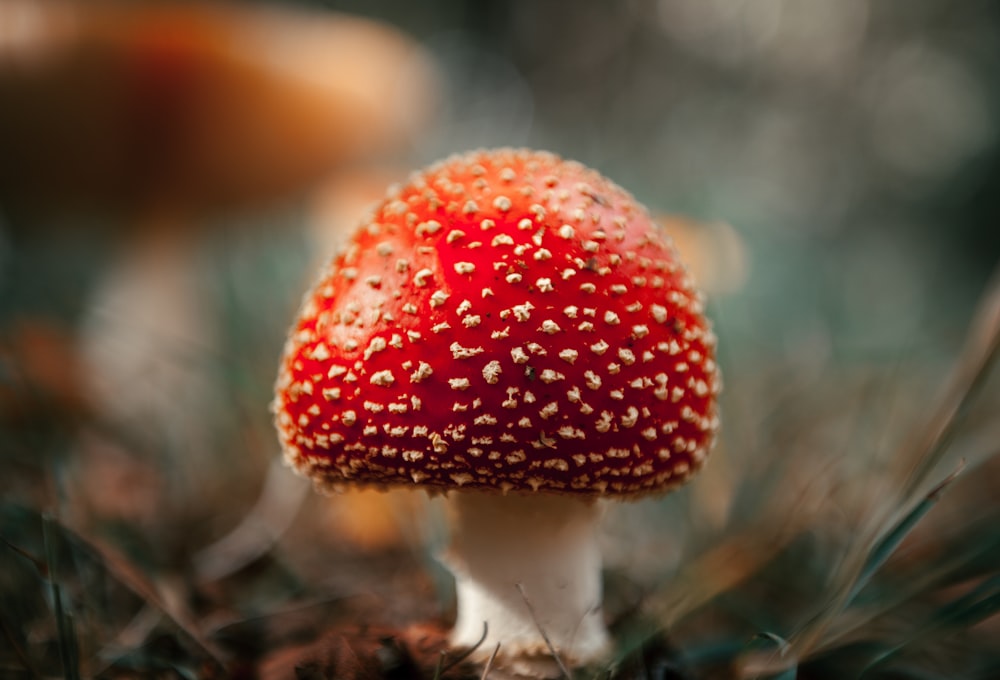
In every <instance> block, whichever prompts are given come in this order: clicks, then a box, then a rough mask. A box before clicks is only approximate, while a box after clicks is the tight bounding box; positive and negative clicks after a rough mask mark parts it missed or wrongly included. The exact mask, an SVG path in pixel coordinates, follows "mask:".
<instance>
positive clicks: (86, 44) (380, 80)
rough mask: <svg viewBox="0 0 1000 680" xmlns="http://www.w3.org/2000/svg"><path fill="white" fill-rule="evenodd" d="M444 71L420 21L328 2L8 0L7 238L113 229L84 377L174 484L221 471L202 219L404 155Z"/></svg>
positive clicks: (3, 8) (217, 349) (277, 201)
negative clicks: (310, 6) (412, 33)
mask: <svg viewBox="0 0 1000 680" xmlns="http://www.w3.org/2000/svg"><path fill="white" fill-rule="evenodd" d="M437 79H438V76H437V72H436V68H435V66H434V65H433V63H432V60H431V59H430V57H429V56H428V55H427V54H426V52H425V51H424V50H423V49H422V48H421V47H420V46H419V45H418V44H417V43H416V42H415V41H414V40H412V39H411V38H409V37H407V36H405V35H403V34H402V33H400V32H399V31H397V30H395V29H393V28H391V27H389V26H387V25H384V24H381V23H378V22H375V21H371V20H366V19H362V18H357V17H352V16H347V15H343V14H336V13H332V12H318V11H304V10H300V9H299V10H293V9H290V8H278V7H259V6H256V7H249V6H242V5H237V4H225V3H210V4H196V3H174V2H154V3H141V4H135V3H122V2H101V3H77V2H60V1H42V2H35V1H34V0H25V1H23V0H9V1H7V2H4V3H3V4H2V5H0V151H2V155H3V157H4V163H3V164H0V205H3V206H4V209H5V210H6V211H8V212H9V213H10V214H13V215H16V216H18V217H19V218H23V217H24V216H28V217H27V219H16V220H12V221H11V223H12V225H13V227H12V228H13V233H12V238H14V239H21V240H30V239H38V238H43V239H45V238H54V237H55V238H58V237H61V236H62V235H63V234H66V233H69V232H70V231H73V230H85V229H93V230H94V233H93V236H94V237H95V238H107V237H108V236H109V235H110V236H112V237H114V238H116V239H117V241H118V242H117V250H118V252H117V254H116V257H114V258H113V259H112V260H110V265H109V267H108V268H107V269H106V270H105V271H104V272H103V273H102V275H101V277H100V279H99V281H98V283H97V285H96V287H95V289H94V290H92V291H90V294H89V304H88V306H87V308H86V310H85V311H84V313H83V318H82V319H81V322H80V330H79V336H80V337H79V351H80V353H81V356H82V362H81V365H82V367H83V372H82V376H83V377H82V381H83V383H84V386H83V391H84V392H85V393H86V394H87V396H88V398H89V400H90V402H91V405H92V406H93V408H94V411H95V412H96V413H97V414H98V417H99V418H102V419H104V420H106V422H107V423H108V424H111V425H112V426H113V427H117V428H120V429H121V430H122V431H124V432H127V433H128V434H129V436H130V437H135V439H133V440H132V441H135V442H140V443H142V444H143V446H142V450H144V451H147V452H155V453H158V454H168V455H170V456H171V471H172V473H174V474H176V475H178V478H177V479H176V480H174V481H176V482H177V483H178V484H179V487H180V488H186V489H191V491H189V493H191V494H193V493H196V491H194V490H195V489H197V488H203V487H204V486H205V485H206V484H208V482H207V481H205V480H204V476H203V475H202V474H201V473H200V472H199V469H200V468H202V467H203V466H204V465H205V464H206V461H207V460H212V459H211V458H209V457H208V454H210V453H211V452H210V451H209V449H210V448H211V447H212V441H211V439H212V436H211V432H212V428H213V426H214V425H215V424H214V423H213V422H212V419H213V418H214V417H216V416H217V415H218V414H220V413H224V412H225V410H226V409H227V408H229V406H230V404H229V402H228V401H227V400H229V401H231V396H230V395H227V394H225V392H224V388H223V386H222V384H221V381H220V380H219V376H218V375H216V373H217V372H218V371H219V363H220V362H218V361H217V359H218V358H219V356H221V355H222V354H223V353H224V350H225V347H224V342H223V340H222V338H221V333H222V325H223V324H224V321H223V320H222V319H221V317H222V316H223V315H222V314H221V313H220V309H219V306H220V304H221V303H220V300H219V297H220V291H219V290H218V287H219V286H218V285H217V284H216V285H213V276H214V277H216V278H217V274H214V273H212V272H211V268H212V266H213V264H214V263H213V262H211V261H210V258H209V257H208V256H206V253H205V244H206V242H207V240H208V239H207V238H206V237H207V236H208V235H210V234H212V233H213V231H214V233H215V234H218V233H219V229H218V228H219V227H220V226H221V225H223V224H225V225H234V224H235V225H239V224H240V223H250V224H253V222H254V216H255V215H260V214H262V211H265V210H272V209H275V207H276V206H278V207H280V206H287V205H289V203H290V202H301V200H302V199H303V198H305V197H306V196H308V195H309V194H310V192H312V191H314V190H315V189H316V188H317V187H319V186H321V185H323V186H329V185H330V183H331V182H338V181H339V180H338V179H337V178H351V177H352V176H353V175H354V173H356V172H360V173H364V172H365V170H364V168H365V166H366V165H367V164H370V163H372V162H382V161H385V160H386V159H392V158H395V157H399V156H400V155H406V153H407V151H408V150H409V149H410V144H411V142H412V140H413V136H414V135H415V134H418V133H419V132H420V131H421V130H422V129H423V128H424V127H425V126H426V125H427V123H428V121H429V119H430V114H431V112H432V111H433V109H434V107H435V105H436V101H437V97H438V82H437ZM331 177H332V178H333V179H330V178H331ZM346 186H348V187H350V186H351V185H350V180H349V179H348V182H347V184H346ZM350 191H351V189H350V188H348V189H347V190H345V191H341V192H340V193H341V195H342V196H344V195H346V194H348V193H349V192H350ZM343 200H344V201H345V205H347V204H350V205H354V204H353V203H351V200H352V199H350V198H345V199H343ZM349 209H350V208H345V210H349ZM292 221H294V220H292ZM20 225H28V228H27V232H25V231H24V229H25V227H24V226H20ZM52 225H59V226H58V230H55V229H54V228H53V226H52ZM19 229H21V230H22V231H18V230H19ZM210 229H211V230H212V231H209V230H210ZM60 230H61V231H60ZM224 238H227V239H231V238H235V237H233V236H230V235H229V234H225V236H224ZM296 238H297V239H299V240H301V239H302V238H303V237H302V236H301V235H299V236H297V237H296ZM305 238H307V239H308V238H310V237H308V236H307V237H305ZM326 238H327V237H326V236H323V237H321V239H320V240H323V239H326ZM319 247H320V248H326V247H327V246H326V245H321V246H319ZM305 276H306V275H303V277H304V278H305ZM253 302H254V301H251V303H253ZM221 363H222V364H223V369H222V370H225V369H226V367H225V366H224V364H225V362H221ZM82 441H84V442H86V441H91V442H92V441H93V438H92V437H87V438H85V439H83V440H82ZM81 447H82V448H83V449H84V451H81V453H80V455H81V457H87V456H90V455H94V456H101V455H103V454H102V453H101V451H103V450H105V448H104V447H100V446H92V445H87V444H85V443H84V444H81ZM174 458H176V460H174ZM258 462H259V463H260V464H259V465H257V466H256V470H257V473H258V474H260V473H261V472H262V470H263V469H264V468H265V467H266V460H263V461H258ZM216 464H221V463H219V462H216ZM91 493H100V491H99V490H97V489H95V490H92V491H91ZM185 498H190V496H185ZM162 501H163V499H156V498H149V499H148V501H147V502H148V503H154V504H156V503H159V502H162ZM176 503H177V504H178V505H182V504H184V503H185V500H184V499H181V500H178V501H177V502H176ZM90 505H94V504H90Z"/></svg>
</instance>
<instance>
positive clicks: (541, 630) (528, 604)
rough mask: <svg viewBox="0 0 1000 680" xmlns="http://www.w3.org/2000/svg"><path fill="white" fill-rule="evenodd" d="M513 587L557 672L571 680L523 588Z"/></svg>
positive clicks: (520, 585)
mask: <svg viewBox="0 0 1000 680" xmlns="http://www.w3.org/2000/svg"><path fill="white" fill-rule="evenodd" d="M515 585H517V590H518V592H519V593H521V597H522V598H523V599H524V604H525V606H526V607H527V608H528V613H529V614H531V620H532V621H534V622H535V628H537V629H538V632H539V634H541V636H542V639H543V640H545V645H546V646H547V647H548V648H549V653H550V654H552V658H553V659H555V662H556V665H557V666H559V670H560V671H562V674H563V677H564V678H566V680H573V677H572V676H571V675H570V674H569V670H567V668H566V665H565V664H564V663H563V661H562V659H561V658H559V653H558V652H557V651H556V648H555V647H554V646H553V645H552V641H551V640H549V636H548V635H547V634H546V633H545V629H544V628H542V624H541V623H539V622H538V615H537V614H536V613H535V607H534V606H533V605H532V604H531V600H529V599H528V594H527V593H525V592H524V586H523V585H522V584H520V583H517V584H515Z"/></svg>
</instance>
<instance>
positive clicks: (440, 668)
mask: <svg viewBox="0 0 1000 680" xmlns="http://www.w3.org/2000/svg"><path fill="white" fill-rule="evenodd" d="M489 632H490V627H489V624H488V623H486V621H483V634H482V636H481V637H480V638H479V642H477V643H476V644H474V645H472V646H471V647H469V648H468V649H467V650H465V651H464V652H462V653H461V654H459V655H458V656H457V657H455V658H454V659H452V660H451V661H450V662H449V663H448V664H447V665H445V663H444V660H445V657H447V654H446V653H445V652H443V651H442V652H441V657H440V658H439V659H438V663H437V667H436V668H435V669H434V678H433V680H440V678H441V674H442V673H447V672H448V671H450V670H451V669H452V668H454V667H455V666H457V665H458V664H460V663H462V662H463V661H465V660H466V659H468V658H469V656H471V655H472V653H473V652H475V651H476V650H477V649H479V648H480V647H481V646H482V644H483V643H484V642H486V636H487V635H488V634H489Z"/></svg>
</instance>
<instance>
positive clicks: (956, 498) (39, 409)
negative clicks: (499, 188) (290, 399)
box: [0, 0, 1000, 678]
mask: <svg viewBox="0 0 1000 680" xmlns="http://www.w3.org/2000/svg"><path fill="white" fill-rule="evenodd" d="M998 85H1000V9H998V6H997V4H996V3H994V2H987V1H978V0H968V1H966V2H960V3H956V2H949V1H948V0H880V1H879V2H875V1H874V0H837V1H836V2H833V1H823V0H658V1H657V0H629V1H625V2H618V3H605V2H597V1H596V0H581V1H578V2H572V3H569V2H526V1H525V2H494V1H478V2H477V1H471V0H463V1H460V0H435V1H433V2H423V3H419V4H414V3H411V2H404V1H402V0H378V1H374V2H355V1H349V2H335V1H333V0H329V1H324V2H281V3H277V2H270V3H265V2H253V3H251V2H245V3H229V4H215V3H212V4H209V3H164V2H145V1H140V0H133V1H131V2H124V1H123V2H117V3H110V2H98V3H94V2H52V1H46V0H0V494H2V501H0V539H2V540H3V543H4V545H0V551H3V552H2V553H0V624H2V628H3V631H2V632H3V636H2V639H0V674H4V675H5V677H6V676H7V675H8V674H9V675H10V676H11V677H43V676H47V675H60V674H63V673H65V675H66V676H67V677H76V676H79V675H83V676H89V675H98V674H105V675H108V676H116V675H118V674H128V673H136V672H147V671H148V672H150V673H155V672H170V673H178V674H181V675H184V676H185V677H211V676H216V677H224V676H227V675H234V674H238V673H237V671H239V673H242V674H244V675H245V676H246V677H258V676H260V677H271V676H272V675H273V676H274V677H279V676H281V674H282V673H283V672H284V671H287V670H288V668H290V667H291V666H290V665H289V664H291V665H294V664H295V663H298V662H299V661H300V660H301V658H303V656H302V655H303V654H305V655H308V654H316V653H317V652H315V651H310V650H312V648H311V647H310V646H309V644H310V643H311V641H314V640H316V639H318V638H321V637H322V636H323V635H327V634H328V633H326V632H324V631H329V630H334V631H336V630H340V628H338V626H341V627H342V626H343V625H346V623H351V624H353V623H356V622H357V621H358V620H363V621H370V622H371V623H373V624H375V623H378V624H379V625H387V626H390V627H395V628H391V629H392V630H397V631H398V630H401V629H402V627H405V626H408V625H410V624H412V623H414V622H428V621H430V622H434V623H435V624H436V625H438V626H439V627H440V626H446V625H447V620H448V616H449V612H450V607H451V600H450V598H451V594H450V583H449V578H450V577H449V576H448V575H447V573H446V572H445V571H444V570H443V569H442V568H441V567H440V566H439V565H438V563H437V561H436V559H435V555H436V554H437V551H438V550H439V549H440V547H441V546H442V545H443V541H444V540H445V538H444V533H443V532H444V529H443V527H442V525H441V521H440V514H441V511H440V508H438V507H437V506H436V505H434V504H433V503H431V504H429V503H428V502H427V501H426V499H424V498H422V497H420V496H418V495H417V494H410V493H393V494H388V495H366V494H351V495H347V496H343V497H338V498H322V497H319V496H317V495H315V494H312V493H311V491H310V489H309V488H308V484H306V483H305V482H303V481H302V480H299V479H297V478H296V477H294V475H292V474H291V473H290V472H289V471H288V470H286V469H284V468H283V467H282V466H281V464H280V461H278V460H277V458H278V453H279V452H278V446H277V440H276V437H275V435H274V433H273V431H272V427H271V422H270V415H269V413H268V410H267V404H268V402H269V401H270V398H271V385H272V381H273V379H274V374H275V371H276V366H277V359H278V356H279V353H280V349H281V345H282V343H283V340H284V334H285V331H286V328H287V326H288V324H289V323H290V321H291V319H292V316H293V314H294V312H295V309H296V306H297V304H298V300H299V299H300V297H301V295H302V294H303V292H304V291H305V289H306V287H307V286H308V285H309V283H310V282H311V281H312V278H313V276H314V272H315V271H316V270H317V268H318V266H319V265H320V264H321V263H322V262H323V261H324V260H325V259H326V258H328V257H330V256H331V255H332V254H333V252H334V251H335V249H336V247H337V244H338V243H339V242H340V241H341V240H342V239H344V238H345V237H346V234H348V233H349V231H350V229H351V228H352V227H353V226H354V225H355V224H356V223H357V222H358V221H359V220H360V219H361V218H362V217H363V215H364V212H365V209H366V207H367V206H369V205H371V203H372V202H373V201H376V200H378V199H379V198H380V197H381V196H382V195H383V194H384V192H385V189H386V187H387V186H388V185H389V184H390V183H392V182H395V181H401V180H404V179H405V178H406V176H407V174H408V173H409V172H410V171H411V170H412V169H414V168H417V167H420V166H421V165H424V164H426V163H428V162H431V161H433V160H436V159H437V158H440V157H442V156H444V155H447V154H450V153H453V152H458V151H462V150H466V149H469V148H475V147H490V146H530V147H536V148H544V149H549V150H552V151H555V152H557V153H559V154H561V155H563V156H566V157H570V158H574V159H576V160H579V161H582V162H583V163H585V164H587V165H590V166H592V167H594V168H596V169H598V170H600V171H601V172H603V173H604V174H606V175H607V176H609V177H611V178H612V179H614V180H615V181H616V182H618V183H619V184H621V185H622V186H624V187H626V188H628V189H629V190H630V191H632V192H633V193H634V194H635V195H636V196H637V197H638V198H639V199H640V200H641V201H642V202H643V203H645V204H646V205H647V206H648V207H649V208H650V210H651V211H652V212H653V213H654V214H655V215H657V216H658V218H659V219H660V221H661V222H662V223H663V224H664V226H665V227H666V228H667V229H668V230H669V231H670V232H671V233H672V234H673V236H674V238H675V240H676V241H677V243H678V246H679V247H680V249H681V251H682V253H683V254H684V256H685V258H686V259H687V260H688V261H689V263H690V264H691V267H692V269H693V271H694V273H695V275H696V277H697V278H698V280H699V281H700V283H701V284H702V287H703V288H704V289H705V290H706V292H707V294H708V297H709V309H710V313H711V315H712V317H713V319H714V321H715V326H716V330H717V333H718V335H719V336H720V338H721V343H720V348H721V364H722V367H723V372H724V375H725V379H726V394H725V397H724V404H723V407H724V414H723V415H724V417H723V421H724V425H723V434H722V437H721V441H720V445H719V447H718V449H717V451H716V453H715V454H714V457H713V462H712V464H711V465H709V468H708V470H707V471H706V472H705V473H704V474H703V475H702V476H701V477H700V478H699V479H698V481H697V482H696V483H694V484H692V485H691V486H690V487H689V488H688V489H686V490H683V491H681V492H678V493H676V494H674V495H673V496H670V497H667V498H665V499H662V500H658V501H648V502H643V503H638V504H631V505H620V506H612V507H609V508H608V512H607V516H606V521H605V534H606V536H605V543H606V556H607V583H608V587H607V590H608V603H607V608H608V610H609V616H611V617H612V618H615V616H618V619H616V620H620V621H625V622H626V623H628V624H629V625H625V624H622V625H623V627H622V628H621V630H622V631H624V632H622V633H621V637H620V639H622V640H631V641H634V643H635V644H634V647H635V648H636V649H640V650H642V649H648V641H649V640H650V639H651V636H655V635H658V634H659V633H660V632H662V631H669V635H668V638H667V639H668V641H669V644H667V643H664V644H663V646H662V647H661V648H657V649H656V650H655V651H656V652H657V653H658V654H659V655H660V657H659V659H660V661H662V662H663V663H665V664H672V665H671V666H670V667H671V668H675V669H676V672H677V674H678V675H676V676H671V675H665V676H659V677H709V676H711V677H742V676H746V677H754V676H755V675H754V674H755V673H757V674H761V673H764V671H761V670H760V669H761V668H765V670H766V669H768V668H770V669H771V670H774V669H775V668H778V669H779V670H780V669H782V668H785V669H787V668H788V667H792V668H794V667H796V666H798V668H799V671H800V677H852V676H854V675H856V674H860V671H861V669H865V668H870V669H871V670H870V671H869V672H870V673H871V674H872V675H871V677H883V676H882V675H879V673H881V672H883V671H884V672H886V673H889V672H890V671H891V672H893V673H897V675H892V676H891V677H942V678H943V677H948V678H957V677H983V678H988V677H997V675H1000V661H998V658H997V653H996V652H995V651H994V650H992V647H993V644H992V643H995V642H996V640H997V639H1000V624H998V622H997V617H996V616H994V614H995V612H996V611H997V609H1000V604H998V603H1000V581H998V579H1000V567H998V565H1000V529H997V527H998V526H1000V524H998V520H1000V501H998V500H997V493H998V491H1000V463H998V462H997V456H996V454H997V453H998V448H1000V445H998V442H1000V417H998V416H1000V408H998V406H1000V385H998V380H997V378H996V377H995V376H993V377H991V376H990V372H989V366H990V358H991V357H992V355H993V354H995V353H996V349H997V341H996V337H997V332H998V330H997V327H998V313H997V309H998V305H1000V302H998V299H1000V298H998V297H997V295H996V293H993V294H992V295H993V297H992V298H991V297H990V295H991V294H990V293H989V292H988V291H989V290H990V289H989V286H990V281H991V277H992V276H993V275H994V274H995V270H996V267H997V264H998V263H1000V86H998ZM993 285H994V286H995V285H996V284H995V283H994V284H993ZM977 308H978V309H979V310H980V311H979V312H978V317H976V314H977V311H976V310H977ZM974 318H978V321H974ZM970 327H971V328H972V329H973V330H972V331H971V332H970ZM963 465H964V471H963V473H962V474H961V475H960V476H959V477H958V478H957V479H955V480H954V481H953V482H952V483H951V484H950V486H948V487H947V488H946V489H944V490H942V492H941V493H940V494H936V493H934V494H932V495H931V496H928V495H927V494H928V493H930V492H932V491H935V489H936V485H937V484H939V483H941V482H942V481H943V480H945V479H947V478H948V476H949V474H951V473H952V472H954V471H956V470H957V469H959V468H960V467H962V466H963ZM939 498H940V500H941V502H940V504H938V503H937V501H938V499H939ZM932 506H933V512H930V510H931V508H932ZM938 506H939V507H938ZM924 513H927V516H926V517H924ZM918 519H919V520H921V521H920V522H917V520H918ZM876 567H877V569H876ZM876 571H877V572H878V573H877V574H876V573H875V572H876ZM616 612H617V614H616ZM636 621H641V623H636ZM338 634H339V633H338ZM428 636H429V637H427V638H426V639H425V642H426V644H427V649H426V650H425V651H427V653H428V654H429V655H430V657H429V658H431V659H432V661H431V667H432V668H433V662H434V661H433V660H436V656H435V655H436V654H437V651H438V649H440V637H438V638H435V637H434V636H433V635H432V634H430V633H428ZM755 636H756V637H755ZM337 639H338V640H339V639H340V638H337ZM344 639H346V638H344ZM928 640H933V641H934V644H933V645H932V644H929V643H928ZM748 641H751V642H748ZM369 643H370V641H364V640H356V639H354V638H351V639H350V641H349V642H344V643H343V644H342V645H341V646H343V645H347V647H348V648H351V649H352V650H354V651H357V649H361V648H362V647H364V645H365V644H369ZM371 644H374V645H375V651H379V650H381V649H382V648H381V647H379V645H381V644H382V643H380V642H376V643H371ZM435 644H437V646H435ZM352 645H354V647H352ZM643 645H647V646H646V647H644V646H643ZM359 646H360V647H359ZM334 648H336V649H339V648H340V647H337V646H336V645H334ZM417 648H419V649H423V648H422V647H420V646H419V645H417ZM630 649H631V648H629V645H628V644H623V651H622V654H623V655H624V654H626V653H627V652H628V651H629V650H630ZM364 650H367V651H364ZM364 650H363V652H364V653H362V652H357V654H358V655H359V658H367V657H365V656H364V654H365V653H367V652H368V651H371V650H369V649H368V648H367V647H365V648H364ZM632 651H634V650H632ZM410 652H412V653H413V654H416V655H417V656H419V654H418V652H416V651H413V649H412V648H411V649H410ZM329 653H331V654H332V652H329ZM372 654H374V652H372ZM376 656H377V655H376ZM762 659H763V660H762ZM372 663H374V662H372ZM761 664H763V666H762V665H761ZM621 668H623V669H626V670H622V671H621V672H622V673H627V672H629V671H627V669H628V668H630V666H628V664H627V663H626V664H624V665H623V666H621ZM60 669H62V670H60ZM748 669H749V670H748ZM912 669H919V672H920V673H923V675H918V674H917V670H913V674H912V675H907V674H906V673H908V672H909V670H912ZM71 671H72V672H71ZM452 672H458V671H457V670H453V671H452ZM775 672H777V671H775ZM340 674H341V676H342V677H350V676H349V674H348V672H347V671H346V670H344V669H343V668H341V669H340ZM685 674H686V675H685ZM764 675H765V676H766V673H764ZM414 677H416V676H414ZM427 677H431V676H430V675H428V676H427ZM474 677H478V676H474ZM629 677H632V676H629ZM635 677H645V676H640V675H636V676H635ZM650 677H652V676H650ZM885 677H889V675H885Z"/></svg>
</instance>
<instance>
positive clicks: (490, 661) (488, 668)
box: [479, 642, 500, 680]
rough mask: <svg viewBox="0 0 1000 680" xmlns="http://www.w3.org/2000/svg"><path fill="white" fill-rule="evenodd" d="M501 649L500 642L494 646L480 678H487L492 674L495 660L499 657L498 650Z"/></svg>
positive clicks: (485, 679)
mask: <svg viewBox="0 0 1000 680" xmlns="http://www.w3.org/2000/svg"><path fill="white" fill-rule="evenodd" d="M499 651H500V643H499V642H498V643H497V646H496V647H494V648H493V653H492V654H490V658H488V659H487V660H486V665H485V666H483V674H482V675H480V676H479V680H487V678H488V677H489V675H490V671H492V670H493V660H494V659H496V658H497V652H499Z"/></svg>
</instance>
